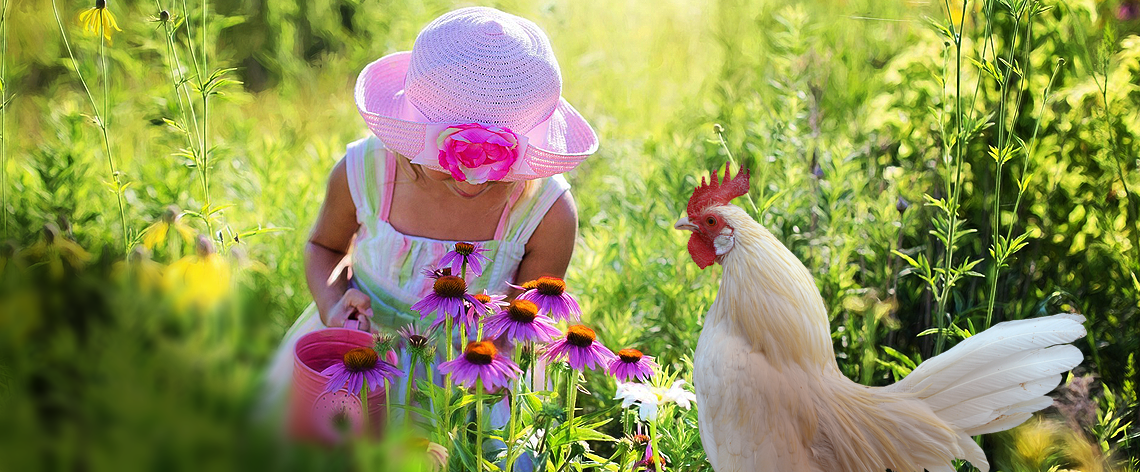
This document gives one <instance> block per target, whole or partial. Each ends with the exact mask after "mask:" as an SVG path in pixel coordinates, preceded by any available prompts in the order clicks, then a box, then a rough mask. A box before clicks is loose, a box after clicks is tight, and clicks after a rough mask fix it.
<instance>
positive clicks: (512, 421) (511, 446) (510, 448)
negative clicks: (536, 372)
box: [504, 346, 523, 472]
mask: <svg viewBox="0 0 1140 472" xmlns="http://www.w3.org/2000/svg"><path fill="white" fill-rule="evenodd" d="M516 347H518V346H516ZM521 360H522V350H521V349H515V352H514V361H515V365H519V364H520V363H521V362H520V361H521ZM522 378H523V375H522V374H519V376H518V377H516V378H515V388H514V390H513V391H511V392H509V395H510V399H511V405H510V406H511V416H510V418H509V419H508V420H507V421H508V422H509V426H508V427H507V437H506V438H505V439H506V441H504V442H506V443H507V472H511V470H512V469H514V466H515V452H516V451H515V431H516V429H515V427H516V426H517V425H518V416H519V401H520V400H521V399H520V398H519V395H520V394H521V393H522V385H523V381H522Z"/></svg>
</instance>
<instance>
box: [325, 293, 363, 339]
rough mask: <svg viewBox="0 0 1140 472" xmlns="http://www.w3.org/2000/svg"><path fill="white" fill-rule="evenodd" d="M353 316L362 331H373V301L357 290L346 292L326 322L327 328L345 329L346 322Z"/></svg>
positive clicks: (330, 311)
mask: <svg viewBox="0 0 1140 472" xmlns="http://www.w3.org/2000/svg"><path fill="white" fill-rule="evenodd" d="M352 315H356V320H357V321H359V322H360V329H361V330H364V331H372V299H371V298H368V295H365V294H364V292H361V291H360V290H357V289H355V288H350V289H348V290H346V291H345V292H344V296H342V297H340V300H338V301H337V302H336V304H335V305H333V306H332V308H331V309H330V310H329V313H328V319H327V320H325V326H328V327H330V328H340V327H343V326H344V323H345V321H348V319H349V317H351V316H352Z"/></svg>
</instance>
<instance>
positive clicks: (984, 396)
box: [888, 314, 1085, 470]
mask: <svg viewBox="0 0 1140 472" xmlns="http://www.w3.org/2000/svg"><path fill="white" fill-rule="evenodd" d="M1084 321H1085V319H1084V317H1082V316H1080V315H1072V314H1061V315H1054V316H1047V317H1043V318H1033V319H1027V320H1019V321H1007V322H1005V323H999V324H997V325H994V326H993V327H992V328H990V329H988V330H985V331H983V332H981V333H978V334H977V335H975V336H973V337H970V338H967V339H966V340H965V341H962V342H961V343H959V344H958V345H957V346H955V347H954V348H953V349H950V350H949V351H946V352H945V353H943V354H941V355H939V356H936V357H934V358H932V359H929V360H927V361H926V362H923V363H922V364H921V365H919V366H918V368H917V369H915V370H914V371H913V372H911V374H910V375H908V376H907V377H906V378H905V379H903V380H902V381H900V382H898V383H896V384H894V385H892V386H890V387H888V388H889V389H890V390H893V391H896V392H908V393H911V394H914V395H916V396H917V397H918V398H921V399H923V400H924V401H925V402H926V403H927V404H928V405H930V408H931V409H932V410H934V413H935V414H936V415H937V416H938V417H939V418H941V419H942V420H943V421H946V422H947V423H949V424H950V425H951V426H953V427H954V428H955V429H956V430H957V431H960V432H961V433H962V434H961V437H960V438H959V443H960V444H959V445H960V446H961V447H962V450H963V451H967V452H968V454H967V455H971V456H976V457H962V459H966V460H969V461H970V462H972V463H974V465H975V466H977V467H979V468H981V464H979V463H978V462H977V461H981V462H982V463H984V462H985V456H984V455H982V454H981V450H980V449H978V447H977V445H976V444H974V442H973V441H972V440H970V436H976V435H979V434H987V433H994V432H998V431H1004V430H1007V429H1010V428H1013V427H1015V426H1017V425H1019V424H1021V423H1023V422H1025V421H1026V420H1028V419H1029V418H1030V416H1032V414H1033V412H1035V411H1038V410H1041V409H1043V408H1046V407H1048V406H1049V405H1051V404H1052V403H1053V401H1052V399H1050V398H1049V397H1046V396H1044V395H1045V394H1046V393H1049V392H1050V391H1051V390H1053V389H1054V388H1056V387H1057V385H1058V384H1059V383H1060V382H1061V375H1060V373H1062V372H1065V371H1068V370H1069V369H1072V368H1073V367H1076V366H1077V364H1080V362H1081V361H1082V360H1083V359H1084V356H1083V355H1082V354H1081V351H1080V350H1079V349H1077V348H1076V347H1073V346H1071V345H1069V344H1068V343H1071V342H1073V341H1075V340H1077V339H1079V338H1081V337H1083V336H1084V335H1085V328H1084V326H1083V325H1082V323H1084ZM975 451H976V453H975ZM983 470H984V469H983Z"/></svg>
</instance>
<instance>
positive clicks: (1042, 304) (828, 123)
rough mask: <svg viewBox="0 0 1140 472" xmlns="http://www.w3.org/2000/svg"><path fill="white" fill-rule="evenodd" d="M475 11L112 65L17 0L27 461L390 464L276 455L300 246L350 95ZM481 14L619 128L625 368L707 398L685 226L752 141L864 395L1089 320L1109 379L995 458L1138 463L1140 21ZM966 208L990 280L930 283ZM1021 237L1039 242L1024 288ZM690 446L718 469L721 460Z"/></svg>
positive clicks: (1129, 15)
mask: <svg viewBox="0 0 1140 472" xmlns="http://www.w3.org/2000/svg"><path fill="white" fill-rule="evenodd" d="M92 1H93V0H92ZM1027 3H1029V4H1031V5H1032V6H1033V10H1032V11H1033V12H1034V15H1033V16H1032V17H1031V18H1032V20H1031V21H1029V22H1026V21H1025V18H1022V17H1018V16H1016V15H1014V12H1016V11H1025V10H1024V8H1027V7H1025V5H1026V4H1027ZM469 4H471V3H470V2H447V1H422V2H421V1H414V2H379V1H368V0H300V1H296V2H268V1H256V0H244V1H219V2H213V3H209V4H208V5H206V6H205V7H204V6H203V4H202V3H199V2H197V0H194V1H190V0H185V1H183V2H173V3H172V2H170V1H169V0H157V1H151V2H147V1H131V2H118V1H112V2H109V3H107V4H106V5H107V10H109V11H111V12H113V14H114V15H115V17H116V19H117V23H118V26H119V27H120V28H121V30H122V31H112V33H113V34H112V35H111V40H110V41H108V42H106V43H105V44H104V43H103V42H101V41H100V40H99V36H98V34H90V33H88V32H85V31H84V28H83V26H82V25H80V24H79V23H78V22H77V18H78V16H79V15H80V13H81V12H82V11H84V10H87V9H90V8H92V7H93V6H94V5H93V4H92V2H87V3H81V2H76V1H72V0H57V1H56V2H54V3H53V2H51V1H45V0H22V1H20V0H6V1H5V2H3V5H4V8H3V11H4V12H6V14H5V15H4V19H3V26H2V29H3V31H4V33H3V36H4V37H5V38H6V42H5V43H3V66H2V67H0V68H2V69H3V71H2V73H0V75H2V76H3V77H2V79H3V101H2V103H3V108H2V109H0V111H2V113H3V116H2V117H0V134H2V136H3V163H2V169H3V189H4V192H3V239H4V241H5V242H4V243H3V245H2V247H0V277H2V284H0V457H3V460H0V470H34V469H43V470H132V469H143V470H155V469H163V470H201V469H202V468H209V469H210V470H221V469H231V468H232V469H238V468H246V469H250V468H252V469H265V468H283V469H309V468H315V467H323V468H332V469H343V468H349V469H379V470H383V465H382V464H374V463H369V462H368V461H367V460H365V459H362V458H361V457H363V456H362V455H356V456H353V455H352V454H345V453H344V451H326V450H319V449H308V448H299V447H289V448H284V449H282V448H281V447H280V442H279V438H278V437H277V435H276V434H275V433H274V432H273V431H271V430H266V429H264V428H259V427H257V426H256V425H257V424H258V423H257V422H255V421H250V419H251V418H252V417H253V416H254V412H255V410H256V408H255V406H256V405H257V400H258V398H259V390H258V388H257V387H258V382H259V376H260V375H261V373H262V371H263V370H264V367H265V365H266V363H267V359H268V356H269V355H270V354H271V353H272V352H273V349H274V348H275V347H276V344H277V342H279V340H280V339H281V337H282V335H283V333H284V331H285V329H286V328H287V327H288V326H289V325H290V324H291V323H292V321H293V320H294V318H295V317H296V316H297V315H298V314H299V313H300V312H301V311H302V310H303V309H304V307H305V306H307V305H308V304H309V303H310V301H311V298H310V296H309V293H308V290H307V288H306V286H305V283H304V276H303V261H302V253H301V248H302V247H303V243H304V241H305V240H306V238H307V232H308V228H309V226H310V225H311V224H312V222H313V220H314V217H315V214H316V211H317V209H318V208H319V205H320V202H321V199H322V198H323V190H324V186H325V179H326V176H327V175H328V172H329V171H330V169H331V168H332V165H333V164H334V163H335V162H336V160H337V159H338V158H339V157H340V156H341V154H342V153H343V149H344V146H345V145H346V144H347V143H349V142H351V141H353V140H355V139H358V138H359V137H362V136H364V135H365V134H366V133H367V129H366V128H365V127H364V126H362V122H361V120H360V118H359V115H358V114H357V112H356V110H355V107H354V104H353V101H352V94H351V91H352V87H353V85H354V82H355V78H356V74H357V73H358V72H359V70H360V69H361V68H362V67H363V66H364V65H365V64H367V63H368V62H370V61H372V60H374V59H376V58H378V57H380V56H382V55H384V54H387V53H391V52H395V51H401V50H408V49H410V48H411V46H412V43H413V41H414V38H415V35H416V33H417V32H418V31H419V29H420V28H421V27H422V26H423V25H425V24H426V23H427V22H428V21H430V20H431V19H433V18H435V17H436V16H438V15H440V14H442V13H443V12H446V11H448V10H450V9H453V8H456V7H459V6H467V5H469ZM483 4H486V5H489V6H495V7H497V8H500V9H503V10H505V11H508V12H511V13H515V14H518V15H520V16H523V17H526V18H529V19H532V20H534V21H535V22H537V23H538V24H539V25H540V26H542V27H543V28H544V29H545V30H546V31H547V33H548V34H549V36H550V38H551V40H552V42H553V46H554V50H555V53H556V54H557V56H558V58H559V61H560V64H561V66H562V73H563V78H564V82H565V86H564V91H563V93H564V96H565V97H566V98H567V99H568V100H569V101H570V102H571V103H573V104H574V105H575V106H576V107H577V108H578V109H579V110H580V111H581V112H582V113H583V114H584V115H585V116H586V117H587V118H588V119H589V120H590V122H591V124H592V125H593V126H594V127H595V129H596V131H597V132H598V134H599V135H600V136H601V138H602V143H603V144H602V148H601V150H600V151H599V153H598V154H597V155H596V156H594V157H593V158H591V159H590V160H589V161H587V163H585V164H584V165H582V166H580V167H579V168H578V169H576V170H575V171H573V172H571V173H570V174H569V175H568V178H569V180H570V182H571V184H572V185H573V186H574V195H575V198H576V200H577V203H578V206H579V214H580V218H581V228H580V233H581V234H580V240H579V242H578V245H577V249H576V252H575V255H574V259H573V262H572V264H571V268H570V273H569V274H568V281H569V284H570V288H571V290H572V291H573V292H574V293H576V294H577V295H578V296H579V299H580V300H581V302H582V305H583V309H584V311H585V313H586V316H585V317H586V319H587V320H588V322H590V323H592V324H593V325H595V326H596V327H597V328H598V329H597V331H598V333H599V335H600V337H601V339H602V340H603V341H604V342H605V343H606V344H607V345H610V346H626V345H635V346H640V347H641V348H642V350H643V351H645V352H647V353H650V354H654V355H657V356H658V357H659V360H661V361H663V364H666V365H669V366H671V367H672V368H674V369H677V370H679V371H681V372H682V373H683V374H684V375H686V376H687V375H688V372H687V366H688V358H689V356H690V355H691V353H692V350H693V347H694V346H695V343H696V339H697V334H698V333H699V330H700V325H701V316H702V314H703V313H704V312H705V310H706V309H707V307H708V306H709V304H710V303H711V301H712V299H713V297H714V296H715V287H716V284H717V279H718V277H717V273H716V272H717V271H716V270H708V271H704V272H702V271H700V270H699V269H697V267H696V266H695V265H694V264H693V263H691V261H690V260H689V259H688V256H687V254H686V253H685V250H684V247H685V236H684V235H682V234H679V233H678V232H676V231H674V230H673V229H672V223H673V222H674V221H675V220H676V218H677V217H678V216H679V215H680V214H681V212H682V211H683V205H684V203H685V201H686V200H687V198H688V195H689V194H690V193H691V191H692V189H693V187H694V186H695V185H696V183H697V182H698V181H699V178H700V176H702V175H705V174H706V173H707V172H708V171H710V170H712V169H715V168H719V167H721V166H723V164H724V162H725V161H726V159H727V158H728V155H727V151H729V150H731V151H732V153H733V154H734V155H735V157H736V158H737V159H738V160H740V161H742V162H743V163H744V164H745V165H747V166H748V167H749V168H750V169H752V171H753V187H754V193H753V197H754V198H755V199H756V200H757V201H758V202H759V203H760V204H761V207H762V210H763V216H762V218H761V220H762V222H763V223H764V224H765V225H767V226H768V227H769V228H770V229H771V230H772V231H773V232H774V233H775V234H776V235H777V236H778V237H780V238H781V239H782V240H783V241H784V242H785V244H786V245H787V246H788V247H789V248H791V249H792V250H793V252H795V253H796V254H797V255H798V256H799V257H800V258H801V259H802V260H803V261H804V262H805V264H806V265H807V266H808V267H809V268H810V269H812V270H813V272H814V273H815V276H816V282H817V284H818V286H819V288H820V290H821V291H822V292H823V295H824V298H825V300H827V301H828V303H829V306H830V310H831V317H832V325H833V331H834V333H835V339H834V340H835V348H836V353H837V355H838V357H839V362H840V365H841V367H842V369H843V370H844V373H845V374H847V375H849V376H850V377H852V378H854V379H857V380H860V381H862V382H864V383H868V384H876V385H882V384H887V383H890V382H892V381H893V380H894V378H896V377H897V376H901V375H905V373H906V372H908V371H909V369H910V368H911V367H913V365H914V363H915V362H918V361H920V360H921V359H925V358H928V357H930V356H931V355H933V354H934V353H935V352H937V351H938V349H939V348H940V347H941V343H939V342H936V339H938V338H939V337H941V338H942V340H943V342H945V343H946V344H947V345H949V344H952V343H953V342H955V341H956V340H957V339H960V338H961V336H964V335H966V334H967V333H969V332H976V331H977V330H980V329H982V328H984V326H985V324H986V323H987V322H990V323H994V322H998V321H1001V320H1005V319H1019V318H1025V317H1031V316H1039V315H1043V314H1049V313H1054V312H1060V311H1068V312H1078V313H1082V314H1084V315H1085V316H1086V317H1087V318H1088V320H1089V321H1088V327H1089V336H1088V337H1087V338H1086V340H1084V341H1082V343H1081V345H1080V347H1081V349H1082V350H1083V351H1084V352H1085V353H1086V355H1087V358H1086V362H1085V363H1084V364H1083V365H1082V366H1081V367H1080V368H1079V369H1078V370H1077V371H1076V372H1075V375H1074V377H1073V378H1072V379H1071V381H1070V382H1069V383H1068V384H1067V385H1066V386H1065V387H1063V388H1062V389H1061V390H1060V391H1059V393H1058V394H1057V397H1058V403H1057V407H1056V408H1051V409H1049V410H1047V411H1046V412H1045V414H1043V415H1041V417H1040V418H1039V419H1035V420H1033V421H1031V422H1030V423H1028V424H1027V425H1026V426H1023V427H1021V428H1019V429H1017V430H1014V431H1012V432H1010V433H1005V434H1004V435H998V436H994V437H990V438H986V439H985V440H984V441H985V442H984V444H985V446H986V448H987V450H988V451H990V456H991V459H993V460H994V461H995V469H996V470H1018V471H1020V470H1034V471H1036V470H1058V469H1071V470H1084V471H1099V470H1136V469H1137V468H1138V467H1140V464H1138V462H1137V461H1138V459H1137V457H1140V439H1138V438H1137V436H1136V431H1137V430H1136V429H1135V427H1134V426H1133V425H1135V424H1137V423H1138V422H1140V416H1138V415H1140V410H1138V408H1137V394H1136V382H1137V380H1138V379H1137V373H1136V370H1137V369H1136V359H1135V352H1136V351H1137V350H1138V347H1140V314H1138V312H1140V280H1138V277H1140V243H1138V241H1140V196H1138V195H1137V193H1136V192H1137V191H1140V174H1138V173H1137V172H1136V170H1137V167H1138V155H1140V144H1138V143H1137V141H1136V137H1137V136H1140V111H1138V110H1140V85H1138V81H1137V77H1140V37H1138V36H1137V35H1136V33H1137V31H1138V30H1140V20H1138V19H1137V18H1138V15H1140V6H1138V4H1137V3H1136V2H1135V1H1134V0H1104V1H1096V0H1081V1H1073V2H1061V1H1055V0H1043V1H1040V2H1020V1H993V2H991V1H986V2H969V3H967V4H966V5H965V8H964V9H963V6H962V4H961V3H957V2H942V1H935V2H926V1H900V2H879V1H871V0H804V1H786V0H721V1H709V2H690V1H686V0H660V1H656V2H653V3H652V5H649V4H646V3H645V2H633V1H625V2H616V1H610V0H606V1H602V0H577V1H570V0H550V1H526V0H519V1H501V2H485V3H483ZM1038 7H1040V8H1038ZM948 9H949V11H950V13H948V12H947V10H948ZM163 10H165V11H166V12H167V14H166V15H165V16H164V15H163V14H162V13H161V12H162V11H163ZM1038 10H1040V11H1038ZM203 11H205V16H203ZM55 12H58V16H59V18H60V19H61V21H60V22H59V23H58V24H57V20H56V13H55ZM962 12H964V14H963V13H962ZM1027 25H1028V26H1027ZM61 28H62V33H61ZM188 28H189V29H188ZM95 30H96V32H98V31H99V30H98V28H95ZM959 30H961V31H962V34H961V35H957V34H955V32H957V31H959ZM188 33H189V34H188ZM947 33H949V34H947ZM64 34H66V38H67V43H65V42H64V37H65V36H64ZM191 48H194V49H193V50H191ZM959 51H961V53H962V55H961V57H962V58H961V60H959V58H958V56H957V53H958V52H959ZM172 53H176V54H178V57H175V56H174V55H173V54H172ZM203 56H204V57H205V61H204V63H202V62H200V61H201V58H202V57H203ZM103 57H105V61H104V60H103V59H102V58H103ZM959 64H960V66H959ZM195 67H199V68H198V69H195ZM231 68H232V70H228V69H231ZM214 71H220V72H219V73H218V74H213V72H214ZM185 75H191V76H194V77H197V78H206V79H212V80H210V81H208V82H209V83H210V84H211V85H210V88H209V89H208V90H207V89H205V88H202V87H199V88H194V87H193V84H192V83H191V82H183V81H182V80H181V79H180V78H181V77H183V76H185ZM81 76H82V77H83V79H84V80H83V81H81V80H80V77H81ZM203 82H204V83H205V82H206V81H203ZM959 84H961V85H959ZM104 87H105V88H104ZM85 88H86V89H89V90H90V92H91V95H90V97H91V98H89V95H88V93H87V92H85ZM958 90H961V91H962V93H961V94H959V93H957V91H958ZM104 91H106V92H105V93H106V96H104ZM215 92H216V94H215ZM203 93H205V94H207V95H208V96H209V99H208V100H209V105H208V113H207V112H206V110H205V109H202V108H198V115H196V116H195V117H193V119H192V120H190V119H188V118H187V116H186V115H185V114H184V113H183V111H182V110H184V107H185V105H184V103H185V102H182V100H186V101H195V100H198V103H200V98H201V95H202V94H203ZM104 98H106V101H105V102H104ZM959 98H961V100H959ZM180 103H183V104H182V105H180ZM958 117H963V120H964V121H965V122H966V124H967V125H968V126H966V128H967V129H966V130H965V131H964V132H962V133H959V132H957V131H956V129H957V128H956V127H957V126H958V123H959V121H958ZM196 124H197V126H195V125H196ZM714 124H719V125H721V126H722V127H723V134H718V133H717V131H716V130H717V129H719V128H714ZM103 130H106V135H105V136H106V141H104V134H103ZM202 130H208V132H206V133H204V134H205V139H202V135H203V133H202V132H201V131H202ZM721 136H723V139H724V141H723V145H722V141H721V139H720V138H721ZM957 136H962V138H961V139H959V138H957ZM959 142H961V143H965V144H963V145H961V146H957V143H959ZM1006 147H1009V149H1010V150H1009V151H1008V152H1004V153H1003V151H1002V150H1003V149H1006ZM991 148H993V149H997V150H998V152H997V153H996V154H997V155H998V158H994V157H993V156H991ZM108 150H109V151H110V154H109V155H108ZM959 151H961V152H960V153H959ZM109 156H110V164H113V165H114V166H115V173H112V172H111V170H110V168H109V160H108V159H109ZM951 171H953V173H952V172H951ZM999 183H1000V185H999ZM955 195H957V196H958V197H959V205H960V206H959V207H958V208H957V211H956V212H955V213H954V214H955V217H956V219H957V221H958V222H959V224H960V225H961V226H960V230H959V235H958V237H957V238H951V240H953V241H954V244H953V245H952V246H953V247H954V248H955V254H957V256H956V257H954V258H953V261H954V264H955V265H956V264H959V263H963V262H969V261H977V264H976V265H971V266H970V269H971V270H970V271H962V273H963V276H962V278H960V279H958V280H956V281H955V283H952V284H947V283H945V282H946V280H945V279H943V282H942V283H939V282H937V281H935V283H933V284H927V283H926V282H924V281H923V280H922V279H921V277H920V275H921V272H922V267H921V265H922V264H921V260H922V259H923V258H925V259H926V260H927V261H932V262H931V263H935V264H941V262H937V261H942V260H945V258H946V252H947V251H946V247H947V244H946V242H945V241H940V240H939V234H941V233H942V232H943V231H944V229H943V228H941V227H940V226H939V221H943V220H942V219H940V218H944V215H943V216H940V215H942V213H940V212H942V210H941V209H940V208H938V207H937V205H932V204H931V203H934V204H937V202H939V201H950V200H948V199H949V198H950V197H954V196H955ZM1015 202H1016V203H1015ZM120 205H121V208H122V212H121V213H120ZM124 228H125V229H126V234H124V231H123V229H124ZM1003 233H1004V234H1012V235H1013V236H1017V235H1021V234H1024V235H1025V236H1024V238H1022V240H1021V241H1020V242H1022V243H1024V245H1023V246H1021V245H1019V250H1017V251H1015V252H1011V253H1010V254H1009V257H1007V258H1004V260H1003V261H1002V263H1001V264H997V263H995V255H994V254H995V253H994V252H991V251H992V248H994V247H995V244H997V245H998V247H999V249H1000V244H998V243H1000V242H1001V241H1002V238H1001V236H1002V234H1003ZM1006 241H1007V243H1008V239H1007V240H1006ZM1009 245H1010V244H1007V247H1008V246H1009ZM896 251H897V252H896ZM998 252H1001V251H998ZM904 256H905V257H904ZM908 258H909V260H911V261H916V263H915V264H912V263H910V262H909V261H908ZM966 272H974V273H976V274H977V276H971V275H970V274H969V273H966ZM991 302H992V305H991ZM940 307H944V308H945V311H944V312H945V314H946V315H945V316H939V315H938V313H939V312H940V310H939V308H940ZM932 327H946V328H947V329H945V330H943V331H938V332H935V333H933V334H931V333H930V332H929V329H930V328H932ZM589 390H590V392H591V394H590V395H589V396H588V398H587V399H586V400H585V401H586V402H587V403H586V408H587V409H591V408H593V409H599V408H608V407H609V406H612V404H613V402H612V400H610V398H612V396H613V385H612V384H611V383H608V381H605V380H604V379H602V378H600V377H598V378H593V379H591V382H590V384H589ZM686 418H687V419H686V420H685V421H683V422H682V423H681V424H679V425H678V428H695V427H696V426H695V413H690V414H689V415H688V416H687V417H686ZM665 434H670V433H669V432H666V433H665ZM597 447H599V448H605V447H608V446H606V445H598V446H597ZM663 449H664V452H665V453H666V454H667V455H668V456H670V457H671V458H672V459H673V461H674V464H675V466H676V468H678V469H680V470H707V464H706V463H704V462H703V455H702V454H701V452H700V445H699V442H697V443H696V444H693V443H692V442H691V441H688V442H685V441H673V442H669V441H666V442H665V444H664V445H663ZM963 470H966V469H963Z"/></svg>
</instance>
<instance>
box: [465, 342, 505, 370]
mask: <svg viewBox="0 0 1140 472" xmlns="http://www.w3.org/2000/svg"><path fill="white" fill-rule="evenodd" d="M496 352H497V351H496V350H495V345H494V344H492V343H491V341H473V342H471V343H469V344H468V345H467V349H466V350H464V351H463V357H464V358H466V359H467V362H470V363H472V364H476V365H487V364H490V363H491V359H494V358H495V353H496Z"/></svg>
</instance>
